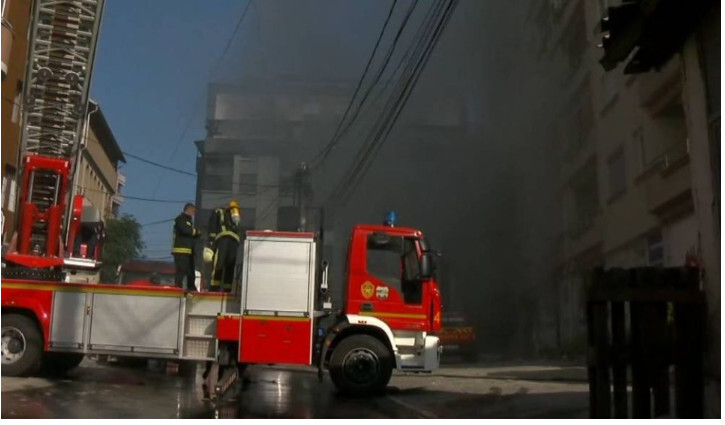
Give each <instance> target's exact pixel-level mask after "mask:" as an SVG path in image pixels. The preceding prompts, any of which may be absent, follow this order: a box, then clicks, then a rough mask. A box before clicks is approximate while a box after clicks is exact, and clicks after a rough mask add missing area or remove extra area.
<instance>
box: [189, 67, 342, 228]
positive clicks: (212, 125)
mask: <svg viewBox="0 0 725 425" xmlns="http://www.w3.org/2000/svg"><path fill="white" fill-rule="evenodd" d="M349 96H350V88H349V87H348V86H347V85H346V84H337V83H334V82H333V83H329V82H323V83H321V82H315V81H308V80H298V79H291V78H281V79H277V80H274V81H272V82H249V83H247V84H244V85H236V86H232V85H224V84H212V85H210V87H209V95H208V105H207V137H206V139H205V140H203V141H198V142H197V148H198V153H199V156H198V159H197V175H198V181H197V195H196V203H197V206H198V208H199V211H198V215H197V222H198V223H199V226H200V227H201V228H202V229H205V228H206V226H207V222H208V218H209V214H210V213H211V211H213V209H215V208H218V207H223V206H226V205H227V204H228V202H229V201H230V200H232V199H236V200H237V201H238V202H239V203H240V206H241V209H242V217H241V220H242V227H243V228H245V229H276V230H283V231H284V230H287V231H295V230H298V228H299V227H300V205H304V204H301V196H306V198H307V199H311V194H309V193H308V194H307V195H301V194H300V193H301V188H300V185H301V180H300V178H301V176H300V174H299V170H300V166H301V163H302V162H304V161H308V160H309V159H310V157H311V156H313V155H314V154H315V153H316V152H317V151H318V150H319V149H321V147H322V146H323V145H324V143H325V142H326V141H327V140H329V138H330V136H331V131H332V129H334V128H335V126H336V125H337V123H338V122H339V119H340V118H341V117H342V114H343V112H344V108H345V106H346V104H347V102H348V101H349ZM303 208H305V209H309V211H306V214H307V215H308V216H309V217H310V221H309V222H308V223H307V226H306V227H307V229H308V230H309V229H313V228H316V226H317V224H315V221H316V219H315V217H316V211H317V210H315V209H314V207H312V206H311V204H308V206H307V207H303Z"/></svg>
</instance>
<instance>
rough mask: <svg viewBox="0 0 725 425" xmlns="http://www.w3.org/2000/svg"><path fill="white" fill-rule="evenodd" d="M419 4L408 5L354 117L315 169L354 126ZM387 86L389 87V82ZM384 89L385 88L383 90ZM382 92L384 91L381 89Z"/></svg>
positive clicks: (322, 152)
mask: <svg viewBox="0 0 725 425" xmlns="http://www.w3.org/2000/svg"><path fill="white" fill-rule="evenodd" d="M417 5H418V0H414V1H413V2H411V4H410V6H409V7H408V11H407V12H406V14H405V17H404V18H403V20H402V22H401V23H400V26H399V27H398V31H397V32H396V34H395V38H394V39H393V41H392V43H391V44H390V46H389V47H388V50H387V52H386V53H385V57H384V59H383V62H382V64H381V65H380V66H379V67H378V71H377V73H376V75H375V76H374V77H373V81H372V82H371V83H370V85H369V86H368V89H367V90H366V91H365V94H364V95H363V97H362V100H361V101H360V103H359V104H358V105H357V108H356V109H355V112H354V113H353V115H352V118H350V120H349V121H348V122H347V125H346V126H345V127H344V128H343V129H342V130H341V131H339V132H336V134H335V135H333V139H332V140H330V142H329V143H328V144H327V145H326V146H325V147H324V148H323V149H322V151H320V153H318V155H317V156H315V159H313V161H316V160H317V158H319V160H317V163H316V164H314V165H313V166H312V169H313V170H314V169H317V168H319V167H320V166H321V165H322V164H323V163H324V161H325V159H327V157H328V155H329V154H330V152H332V149H333V148H334V147H335V146H336V145H337V144H338V143H339V142H340V140H341V139H342V137H343V136H345V134H347V132H348V130H350V128H352V126H353V124H354V123H355V120H356V119H357V118H358V116H359V115H360V112H361V110H362V108H363V106H364V105H365V103H366V102H367V100H368V98H369V97H370V94H371V93H372V92H373V90H374V89H375V86H376V85H377V84H378V82H380V78H381V77H382V76H383V74H384V73H385V70H386V69H387V67H388V64H389V63H390V59H391V58H392V56H393V53H394V52H395V48H396V47H397V45H398V41H399V40H400V37H401V35H402V34H403V31H404V30H405V27H406V25H407V24H408V20H409V19H410V17H411V15H412V14H413V11H414V10H415V8H416V6H417ZM397 69H398V67H396V70H395V71H397ZM395 71H394V72H393V74H392V75H394V74H395ZM385 86H386V87H387V84H386V85H385ZM384 90H385V89H383V91H384ZM381 93H382V91H381ZM376 100H377V99H376ZM343 120H344V117H343ZM338 129H339V127H338ZM320 156H321V157H320Z"/></svg>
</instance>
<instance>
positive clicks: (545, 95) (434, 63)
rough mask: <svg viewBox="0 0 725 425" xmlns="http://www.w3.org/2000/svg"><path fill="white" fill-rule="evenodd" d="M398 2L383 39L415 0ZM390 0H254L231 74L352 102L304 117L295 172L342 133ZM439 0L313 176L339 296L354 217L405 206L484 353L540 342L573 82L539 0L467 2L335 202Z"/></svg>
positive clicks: (288, 161)
mask: <svg viewBox="0 0 725 425" xmlns="http://www.w3.org/2000/svg"><path fill="white" fill-rule="evenodd" d="M398 3H399V4H398V5H397V7H396V10H395V13H394V15H393V17H392V19H391V24H390V25H391V29H389V30H388V31H387V33H386V37H384V38H383V40H382V42H381V51H382V52H384V51H385V49H386V48H387V47H388V46H389V45H390V43H391V41H392V38H393V34H394V30H397V28H398V25H399V24H400V22H401V21H402V19H403V16H404V14H405V11H406V10H407V9H408V7H409V6H410V5H411V2H410V1H402V0H401V1H399V2H398ZM514 3H515V4H514ZM530 3H532V4H533V3H534V2H530ZM390 4H391V3H390V2H389V1H383V0H380V1H373V2H357V1H351V0H348V1H335V0H329V1H323V0H319V1H305V2H298V1H289V0H288V1H285V0H277V1H265V2H255V8H256V9H257V10H256V11H255V16H254V22H253V23H252V24H251V25H250V27H249V28H248V29H247V30H246V32H245V34H246V36H247V37H248V40H246V42H244V43H242V46H241V47H240V51H239V53H238V56H237V60H236V63H233V64H231V65H230V67H229V69H228V70H227V71H226V72H225V77H224V79H225V81H227V82H230V83H233V84H247V85H249V84H253V85H254V86H255V87H256V90H257V91H258V92H260V93H264V92H265V90H268V91H269V92H270V93H272V92H276V93H278V92H279V91H280V90H283V89H284V88H285V87H290V83H289V82H290V81H296V83H295V84H296V86H295V87H304V88H305V90H306V91H307V92H308V93H312V94H314V93H316V91H317V92H318V94H319V96H318V97H317V98H318V99H319V98H325V96H327V98H328V100H329V104H330V105H337V106H336V107H331V108H328V109H326V108H325V107H323V108H322V111H321V112H320V114H319V116H318V117H317V118H316V121H315V122H314V123H310V122H301V123H300V124H299V130H298V131H299V134H304V137H302V138H301V139H300V140H301V141H300V142H299V145H298V146H296V147H294V148H290V149H289V150H287V151H286V154H285V159H284V160H283V161H282V162H283V165H282V166H281V168H282V170H281V172H282V174H291V173H292V172H293V171H294V169H295V167H296V164H297V163H299V162H300V161H306V160H308V159H309V158H310V157H312V156H313V155H314V154H315V153H317V152H318V150H319V149H320V148H322V147H323V146H325V144H326V143H327V142H328V141H329V140H330V138H331V136H332V135H333V132H334V130H335V128H336V126H337V123H338V122H339V120H340V118H341V116H342V112H343V111H344V108H345V107H346V106H347V102H348V101H349V98H350V96H352V93H353V90H354V88H355V85H356V83H357V78H359V76H360V74H361V72H362V70H363V68H364V66H365V62H366V60H367V58H368V56H369V54H370V51H371V49H372V46H373V44H374V41H375V39H376V37H377V35H378V33H379V30H380V28H381V27H382V24H383V22H384V20H385V16H386V15H387V12H388V10H389V8H390ZM432 4H433V2H432V1H430V0H429V1H419V2H418V4H417V5H416V10H415V11H414V13H413V14H412V15H411V19H410V22H409V23H408V25H407V27H406V31H405V32H404V33H403V36H402V37H401V39H400V41H399V43H400V45H399V48H397V49H396V52H395V54H394V55H393V56H392V59H391V68H390V71H388V72H387V73H386V74H384V75H383V78H382V79H381V81H380V82H379V83H378V85H377V87H376V89H375V90H374V91H373V92H372V93H371V96H370V102H369V104H368V105H367V107H366V108H363V109H362V111H361V114H360V116H359V118H358V119H357V120H356V122H355V124H354V126H352V127H351V129H350V131H349V133H348V134H347V135H346V136H345V137H343V138H341V140H340V143H339V144H338V145H337V146H335V148H334V149H333V150H332V151H331V153H330V155H329V157H328V158H327V159H326V160H325V162H324V164H323V165H322V166H321V167H320V168H319V169H317V170H315V171H314V172H313V174H312V188H313V191H314V204H315V205H317V206H322V205H325V227H326V229H325V231H326V234H327V235H328V236H329V238H330V239H329V240H327V242H328V243H331V244H332V251H333V254H332V255H333V257H332V258H331V261H332V273H331V276H333V277H335V276H337V277H338V279H337V280H336V281H333V282H332V285H333V288H332V289H333V291H335V293H336V299H335V302H336V303H337V305H338V306H340V301H341V296H342V276H343V273H342V270H343V268H344V266H345V255H346V250H345V247H346V245H347V241H348V237H349V232H350V230H351V229H352V226H353V225H354V224H359V223H380V222H381V221H382V218H383V214H384V212H385V211H387V210H390V209H393V210H395V211H396V212H398V215H399V221H400V225H404V226H410V227H416V228H419V229H421V230H422V231H423V232H424V234H426V236H427V237H429V239H430V240H431V241H432V243H433V246H434V248H435V249H438V250H440V251H441V252H442V253H443V257H442V258H441V259H440V261H441V262H442V264H441V270H445V273H444V274H445V276H441V280H442V281H441V284H442V285H443V287H444V302H445V305H444V310H446V311H453V310H456V311H462V312H463V313H464V314H465V315H466V316H467V317H468V319H469V320H471V321H472V322H473V323H474V324H475V325H476V327H477V333H478V338H477V339H478V341H479V344H480V348H481V349H482V350H483V351H486V352H491V353H497V354H511V353H515V354H526V353H529V352H531V351H532V349H533V347H532V339H531V332H532V328H533V324H534V322H535V320H536V318H537V308H538V307H537V306H538V300H540V299H542V298H545V297H546V296H547V294H548V292H549V291H550V290H551V289H550V282H551V280H552V276H553V272H554V267H553V264H554V255H555V252H556V236H557V235H558V233H559V230H560V222H559V216H560V214H559V210H558V207H559V206H558V201H557V194H556V190H557V186H556V182H557V174H556V166H555V164H556V161H557V158H556V157H555V150H554V149H553V143H554V141H555V140H554V137H555V135H554V133H553V130H552V129H551V128H548V127H547V123H549V122H551V119H552V117H551V114H552V112H551V110H552V108H551V103H552V99H553V98H555V96H557V91H556V90H557V86H556V84H557V81H558V80H556V79H555V78H553V77H554V76H555V75H554V74H553V73H552V72H550V71H549V70H548V69H546V67H545V66H544V65H542V60H541V58H538V57H537V53H538V52H537V51H536V48H535V46H536V43H534V40H536V37H537V34H536V27H535V26H532V25H531V22H530V20H531V18H530V15H531V13H532V12H531V11H530V10H529V7H525V6H527V5H525V4H523V3H522V2H508V1H504V0H499V1H495V2H494V1H485V2H484V1H475V0H464V1H461V2H460V4H459V5H458V7H457V9H456V10H455V13H454V14H453V16H452V19H451V20H450V23H449V24H448V26H447V28H446V29H445V32H444V33H443V35H442V37H441V39H440V41H439V43H438V45H437V46H436V47H435V50H434V51H433V54H432V56H431V58H430V60H429V62H428V64H427V66H426V67H425V69H424V71H423V73H422V75H421V78H420V80H419V81H418V84H417V86H416V87H415V89H414V91H413V93H412V95H411V96H410V98H409V100H408V102H407V104H406V107H405V109H404V110H403V112H402V114H401V115H400V117H399V119H398V121H397V122H396V123H395V127H394V128H393V130H392V132H391V133H390V135H389V137H388V138H387V139H386V141H385V142H384V143H383V144H382V145H381V147H380V150H379V151H378V152H377V155H376V156H375V159H374V161H373V162H372V165H371V166H370V168H369V169H368V170H367V172H366V173H364V175H363V176H362V178H361V179H360V181H359V184H358V185H357V186H355V188H354V191H352V192H351V194H350V195H349V197H347V198H346V199H344V200H336V202H332V203H328V204H325V202H326V201H327V200H328V199H329V197H330V195H331V194H332V193H333V192H334V190H335V188H336V187H337V183H338V182H339V181H340V180H341V179H342V178H343V176H344V175H345V173H346V172H347V171H348V170H349V169H350V167H352V166H353V164H354V161H355V158H356V155H358V154H359V149H360V147H361V146H362V145H363V144H364V143H365V142H366V141H367V140H369V138H368V134H369V129H370V128H371V127H372V125H373V123H374V121H375V119H376V118H377V117H378V116H379V115H380V111H381V110H382V108H383V105H384V102H385V100H386V99H387V95H388V93H389V92H390V91H391V90H392V88H393V87H394V86H395V78H394V76H392V75H391V74H392V72H391V71H392V68H393V67H394V66H395V65H397V63H398V62H399V61H400V60H401V58H402V56H403V55H404V54H405V51H406V49H407V47H408V46H410V45H411V43H412V42H413V41H414V40H415V31H416V30H417V29H418V28H419V26H420V25H421V24H422V23H423V22H424V19H425V12H426V11H427V10H429V9H428V8H429V7H430V6H431V5H432ZM382 52H380V53H379V56H378V58H380V57H382V56H383V55H382ZM379 61H380V59H378V61H376V62H374V63H373V69H375V66H376V65H379V64H380V62H379ZM391 77H392V79H391ZM367 84H369V80H366V82H365V84H364V85H363V87H365V88H367ZM331 87H336V88H337V89H336V90H332V89H331ZM383 87H386V89H385V90H383ZM290 96H292V97H294V96H295V94H291V95H290ZM313 97H314V96H313ZM376 99H377V100H376ZM375 100H376V101H375ZM323 105H325V104H324V103H323Z"/></svg>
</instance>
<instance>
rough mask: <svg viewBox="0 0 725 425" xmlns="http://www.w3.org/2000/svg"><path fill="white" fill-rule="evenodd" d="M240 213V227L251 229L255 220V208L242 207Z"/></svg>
mask: <svg viewBox="0 0 725 425" xmlns="http://www.w3.org/2000/svg"><path fill="white" fill-rule="evenodd" d="M241 213H242V216H241V217H240V221H239V225H240V227H241V228H242V229H253V228H254V226H255V224H256V222H257V210H256V209H255V208H242V211H241Z"/></svg>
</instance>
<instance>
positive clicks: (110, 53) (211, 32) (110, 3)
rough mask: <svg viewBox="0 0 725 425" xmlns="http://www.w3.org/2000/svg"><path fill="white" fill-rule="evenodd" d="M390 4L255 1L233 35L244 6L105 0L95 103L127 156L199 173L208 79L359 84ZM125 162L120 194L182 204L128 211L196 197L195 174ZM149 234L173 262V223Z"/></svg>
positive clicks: (152, 212) (148, 219) (144, 213)
mask: <svg viewBox="0 0 725 425" xmlns="http://www.w3.org/2000/svg"><path fill="white" fill-rule="evenodd" d="M389 4H390V3H389V2H388V1H387V0H380V1H370V2H354V1H353V0H346V1H339V2H332V3H330V2H324V1H309V2H304V4H303V3H301V2H295V1H289V0H286V1H285V0H282V1H275V2H268V1H259V0H257V1H255V2H253V3H252V4H251V6H250V9H249V10H248V12H247V15H246V17H245V19H244V20H243V21H242V23H241V25H240V26H239V29H238V31H237V32H236V34H235V35H234V37H233V38H232V37H231V36H232V34H233V33H234V29H235V26H236V25H237V22H238V20H239V18H240V16H241V15H242V12H243V11H244V10H245V9H246V7H247V1H246V0H233V1H232V0H214V1H200V0H154V1H145V0H107V2H106V6H105V10H104V16H103V22H102V27H101V34H100V39H99V44H98V51H97V56H96V61H95V65H94V73H93V80H92V88H91V97H92V98H93V99H95V100H97V101H98V102H99V103H100V105H101V108H102V109H103V112H104V114H105V116H106V119H107V120H108V122H109V125H110V126H111V129H112V131H113V133H114V136H115V137H116V140H117V141H118V143H119V145H120V146H121V149H122V150H123V151H124V152H127V153H129V154H132V155H136V156H141V157H144V158H147V159H149V160H153V161H156V162H159V163H162V164H165V165H168V166H171V167H174V168H178V169H182V170H187V171H190V172H194V168H195V157H196V148H195V146H194V144H193V142H194V141H195V140H199V139H203V138H204V134H205V130H204V119H205V104H206V98H205V96H206V88H207V84H208V83H209V82H210V81H213V80H214V81H219V80H221V81H232V82H233V81H237V80H238V79H239V78H241V77H242V76H243V75H245V74H249V73H250V72H251V73H257V74H259V73H265V72H277V73H298V74H299V73H307V74H316V75H320V76H329V77H340V76H344V77H348V76H349V77H353V78H354V77H357V75H358V74H359V72H360V70H361V69H362V66H363V64H364V60H365V59H366V55H367V54H368V53H367V52H368V50H367V49H371V48H372V44H373V43H374V40H375V36H376V34H377V31H378V30H379V25H380V24H381V23H382V19H384V14H385V13H386V12H387V10H388V7H389ZM371 23H372V24H374V25H371ZM230 39H231V44H230V46H229V49H228V50H227V52H226V54H225V55H224V56H223V57H222V53H223V52H224V50H225V46H226V45H227V43H229V41H230ZM311 55H314V56H317V57H318V58H319V59H320V60H314V61H313V60H309V58H310V56H311ZM126 159H127V163H126V164H122V167H121V172H122V173H123V174H124V175H125V176H126V187H125V188H124V189H123V194H125V195H128V196H132V197H141V198H153V199H161V200H173V201H179V202H174V203H162V202H147V201H140V200H134V199H129V198H126V199H125V202H124V205H123V207H122V209H121V212H122V213H127V214H131V215H133V216H135V217H136V219H137V220H138V221H139V222H140V223H142V224H145V223H152V222H156V221H161V220H166V219H169V218H173V217H175V216H176V215H177V214H178V213H179V212H180V211H181V208H182V207H183V202H186V201H193V200H194V195H195V185H196V179H195V178H194V177H192V176H186V175H183V174H178V173H173V172H169V171H164V170H162V169H159V168H157V167H154V166H151V165H148V164H144V163H142V162H139V161H137V160H136V159H133V158H128V157H127V158H126ZM144 237H145V241H146V250H145V254H146V255H147V256H148V257H164V256H168V254H169V249H170V243H171V227H170V223H162V224H158V225H152V226H147V227H144Z"/></svg>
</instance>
